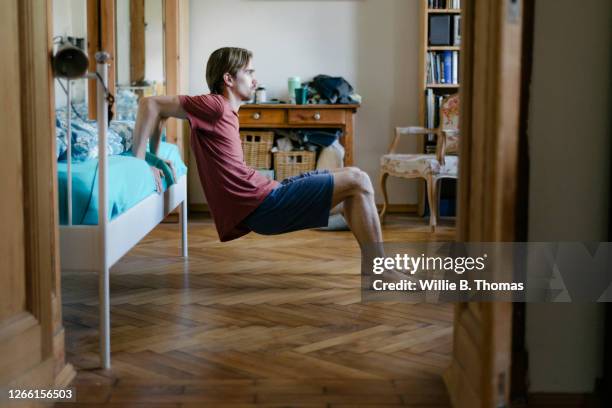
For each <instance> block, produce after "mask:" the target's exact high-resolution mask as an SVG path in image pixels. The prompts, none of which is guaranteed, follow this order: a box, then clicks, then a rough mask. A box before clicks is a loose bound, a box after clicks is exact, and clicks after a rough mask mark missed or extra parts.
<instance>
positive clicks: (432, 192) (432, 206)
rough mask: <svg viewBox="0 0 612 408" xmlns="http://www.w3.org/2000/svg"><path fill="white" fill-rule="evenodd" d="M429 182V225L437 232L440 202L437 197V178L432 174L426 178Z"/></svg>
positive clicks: (432, 230) (427, 182)
mask: <svg viewBox="0 0 612 408" xmlns="http://www.w3.org/2000/svg"><path fill="white" fill-rule="evenodd" d="M425 182H426V184H427V200H428V201H429V226H430V227H431V232H436V223H437V220H438V202H437V200H436V198H437V197H438V194H437V188H436V187H437V180H436V179H435V178H433V177H432V176H431V175H429V176H427V178H425Z"/></svg>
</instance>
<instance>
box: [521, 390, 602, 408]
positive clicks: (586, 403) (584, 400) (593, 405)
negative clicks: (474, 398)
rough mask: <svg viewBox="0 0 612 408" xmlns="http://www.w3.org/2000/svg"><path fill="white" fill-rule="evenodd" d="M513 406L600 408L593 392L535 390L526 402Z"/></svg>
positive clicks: (530, 407)
mask: <svg viewBox="0 0 612 408" xmlns="http://www.w3.org/2000/svg"><path fill="white" fill-rule="evenodd" d="M511 406H512V408H598V407H601V406H602V405H601V402H600V400H599V398H598V397H597V396H596V395H595V394H592V393H561V392H550V393H549V392H535V393H533V392H532V393H529V396H528V401H527V403H526V404H524V403H520V404H512V405H511Z"/></svg>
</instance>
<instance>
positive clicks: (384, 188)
mask: <svg viewBox="0 0 612 408" xmlns="http://www.w3.org/2000/svg"><path fill="white" fill-rule="evenodd" d="M388 176H389V173H383V174H381V176H380V189H381V190H382V193H383V200H384V203H383V208H382V210H381V211H380V216H379V217H380V223H381V224H383V223H384V222H385V213H386V212H387V206H388V205H389V196H388V195H387V177H388Z"/></svg>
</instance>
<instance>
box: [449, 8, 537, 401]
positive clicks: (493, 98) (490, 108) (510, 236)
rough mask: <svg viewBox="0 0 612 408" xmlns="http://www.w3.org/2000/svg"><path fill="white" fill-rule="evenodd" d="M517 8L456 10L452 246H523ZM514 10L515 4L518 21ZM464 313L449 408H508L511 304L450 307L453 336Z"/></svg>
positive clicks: (524, 164) (524, 165)
mask: <svg viewBox="0 0 612 408" xmlns="http://www.w3.org/2000/svg"><path fill="white" fill-rule="evenodd" d="M526 1H527V2H529V0H526ZM522 3H523V0H497V1H490V0H466V1H465V2H464V4H463V12H462V31H463V32H462V37H463V38H462V51H461V55H462V60H461V84H462V85H461V88H460V94H461V118H460V124H461V139H460V151H459V155H460V165H459V180H458V216H457V241H461V242H469V241H474V242H494V241H505V242H514V241H522V240H525V231H526V226H527V219H526V217H525V214H526V211H525V210H526V209H525V207H524V205H525V203H526V199H525V196H524V194H525V193H526V192H527V191H528V187H527V183H528V157H527V156H526V152H527V150H526V148H525V146H526V145H525V143H526V132H524V130H525V129H526V126H523V125H522V124H523V123H524V122H526V115H525V113H526V112H527V109H526V107H525V104H526V102H527V98H524V92H523V91H524V87H523V84H524V81H525V80H527V79H526V78H528V77H525V76H524V72H523V64H524V63H525V60H524V59H523V57H524V56H525V54H524V51H525V48H524V47H523V39H524V38H525V37H524V36H523V30H524V25H523V23H524V20H523V11H524V10H522V9H523V8H524V7H523V4H522ZM513 4H518V7H519V9H518V13H517V14H514V13H513V12H514V11H516V10H517V9H515V8H512V7H511V5H513ZM464 313H465V314H468V315H469V316H468V317H469V319H468V320H469V321H471V322H476V325H475V326H473V327H475V330H476V331H477V337H478V340H477V341H476V344H479V345H480V347H478V348H474V345H472V344H470V345H466V343H465V342H464V341H462V340H464V339H461V338H460V337H461V334H458V331H457V330H455V331H454V333H455V334H454V339H453V359H452V363H451V366H450V368H449V370H448V371H447V372H446V373H445V376H444V379H445V382H446V385H447V389H448V391H449V396H450V399H451V402H452V404H453V406H455V407H464V406H465V407H467V406H479V407H492V406H498V405H499V404H501V403H504V404H506V406H509V404H510V385H511V378H512V375H511V367H512V347H513V343H512V336H513V304H512V303H509V302H497V303H467V302H461V303H457V304H456V305H455V321H454V327H455V328H456V329H457V328H459V326H460V325H463V327H464V328H465V324H466V323H465V321H464V320H462V317H465V315H464ZM463 333H465V330H463ZM464 337H465V336H464ZM465 347H468V348H471V351H475V353H474V354H472V355H473V356H474V358H473V360H475V361H472V362H471V364H472V365H473V366H472V367H470V368H467V369H466V368H464V367H462V366H461V363H459V362H458V359H457V357H458V355H459V354H460V353H461V352H462V348H465ZM519 378H520V377H519ZM470 382H471V384H470ZM470 385H472V387H471V392H469V391H470V390H469V389H468V388H470V387H469V386H470Z"/></svg>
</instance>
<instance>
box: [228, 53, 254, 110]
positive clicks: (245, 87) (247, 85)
mask: <svg viewBox="0 0 612 408" xmlns="http://www.w3.org/2000/svg"><path fill="white" fill-rule="evenodd" d="M254 73H255V70H254V69H253V66H252V65H251V61H249V63H248V64H247V66H246V67H244V68H242V69H240V70H239V71H238V72H237V73H236V77H235V78H231V80H230V81H231V84H228V88H229V90H230V91H231V92H232V93H233V94H234V95H236V96H238V97H239V98H240V100H243V101H248V100H250V99H251V97H252V96H253V92H255V89H256V88H257V80H256V79H255V76H254Z"/></svg>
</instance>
